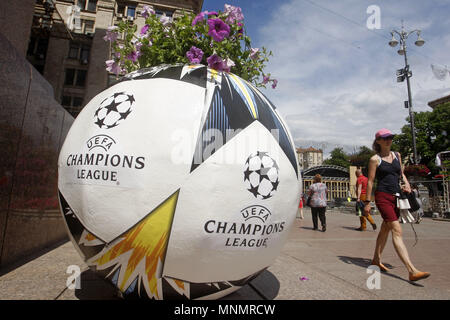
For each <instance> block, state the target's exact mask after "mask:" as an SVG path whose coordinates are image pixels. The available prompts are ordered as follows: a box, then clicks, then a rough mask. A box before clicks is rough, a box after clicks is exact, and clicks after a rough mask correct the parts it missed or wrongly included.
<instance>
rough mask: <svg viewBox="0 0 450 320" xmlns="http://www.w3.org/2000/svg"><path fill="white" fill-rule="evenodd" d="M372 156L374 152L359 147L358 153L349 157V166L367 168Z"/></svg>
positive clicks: (364, 147)
mask: <svg viewBox="0 0 450 320" xmlns="http://www.w3.org/2000/svg"><path fill="white" fill-rule="evenodd" d="M374 154H375V152H374V151H373V150H372V149H370V148H368V147H366V146H361V147H359V151H358V152H356V153H354V154H351V155H349V161H350V164H351V165H352V166H355V167H364V168H368V166H369V160H370V158H371V157H372V156H373V155H374Z"/></svg>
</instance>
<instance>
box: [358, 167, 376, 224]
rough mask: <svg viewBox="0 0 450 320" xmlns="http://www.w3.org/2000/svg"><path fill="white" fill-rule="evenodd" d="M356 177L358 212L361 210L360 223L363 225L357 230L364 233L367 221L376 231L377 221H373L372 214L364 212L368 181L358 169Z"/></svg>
mask: <svg viewBox="0 0 450 320" xmlns="http://www.w3.org/2000/svg"><path fill="white" fill-rule="evenodd" d="M355 175H356V178H357V179H356V211H358V210H360V211H362V212H361V216H360V217H359V222H360V223H361V225H360V227H359V228H357V229H356V230H358V231H364V230H366V219H367V220H369V222H370V224H371V225H372V229H373V230H376V229H377V225H376V224H375V221H373V218H372V216H371V215H370V213H367V214H366V213H365V212H364V201H365V200H366V196H367V182H368V179H367V177H365V176H364V175H363V173H362V171H361V169H357V170H356V172H355Z"/></svg>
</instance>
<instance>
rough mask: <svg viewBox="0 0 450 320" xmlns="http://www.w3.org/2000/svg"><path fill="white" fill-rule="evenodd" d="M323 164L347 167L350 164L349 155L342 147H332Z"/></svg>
mask: <svg viewBox="0 0 450 320" xmlns="http://www.w3.org/2000/svg"><path fill="white" fill-rule="evenodd" d="M323 164H327V165H335V166H341V167H344V168H348V167H349V166H350V160H349V156H348V155H347V154H346V153H345V152H344V150H343V149H342V148H334V149H333V150H332V151H331V157H330V158H329V159H326V160H325V161H324V162H323Z"/></svg>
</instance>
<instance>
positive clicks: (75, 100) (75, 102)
mask: <svg viewBox="0 0 450 320" xmlns="http://www.w3.org/2000/svg"><path fill="white" fill-rule="evenodd" d="M61 105H63V106H64V107H81V106H82V105H83V98H82V97H72V96H63V97H62V99H61Z"/></svg>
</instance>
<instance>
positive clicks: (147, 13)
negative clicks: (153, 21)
mask: <svg viewBox="0 0 450 320" xmlns="http://www.w3.org/2000/svg"><path fill="white" fill-rule="evenodd" d="M141 14H142V16H143V17H144V18H145V19H147V18H148V17H149V16H150V15H151V14H155V10H153V9H152V8H150V6H144V11H142V13H141Z"/></svg>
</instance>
